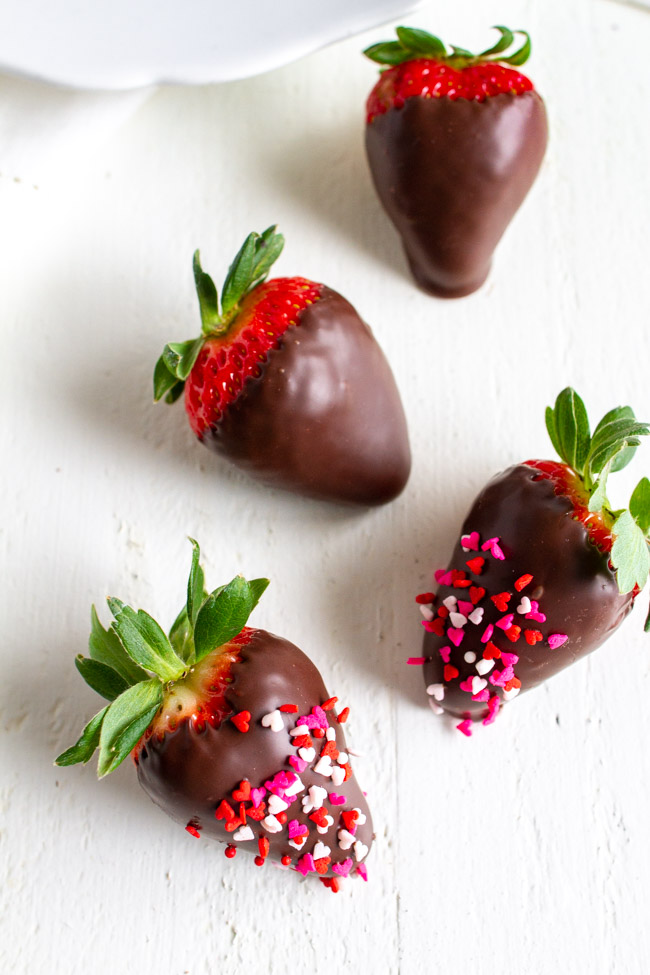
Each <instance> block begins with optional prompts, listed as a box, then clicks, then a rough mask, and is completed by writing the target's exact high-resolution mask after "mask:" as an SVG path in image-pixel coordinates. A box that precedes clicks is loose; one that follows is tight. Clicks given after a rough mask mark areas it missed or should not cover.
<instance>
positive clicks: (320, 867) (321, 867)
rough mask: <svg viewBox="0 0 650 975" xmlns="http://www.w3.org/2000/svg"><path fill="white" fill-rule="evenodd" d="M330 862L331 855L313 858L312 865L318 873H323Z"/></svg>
mask: <svg viewBox="0 0 650 975" xmlns="http://www.w3.org/2000/svg"><path fill="white" fill-rule="evenodd" d="M331 862H332V858H331V857H321V858H320V860H314V866H315V867H316V870H317V872H318V873H321V874H325V873H327V868H328V867H329V865H330V863H331Z"/></svg>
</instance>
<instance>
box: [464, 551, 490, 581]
mask: <svg viewBox="0 0 650 975" xmlns="http://www.w3.org/2000/svg"><path fill="white" fill-rule="evenodd" d="M465 565H466V566H467V568H468V569H469V571H470V572H473V573H474V575H475V576H480V574H481V572H482V570H483V566H484V565H485V559H484V558H483V556H482V555H476V556H475V557H474V558H473V559H468V560H467V562H466V563H465Z"/></svg>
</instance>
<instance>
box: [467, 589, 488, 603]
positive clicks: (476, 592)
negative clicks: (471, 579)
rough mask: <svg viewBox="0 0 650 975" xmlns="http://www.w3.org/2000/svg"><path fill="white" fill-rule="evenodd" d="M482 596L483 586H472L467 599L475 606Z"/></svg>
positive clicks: (483, 593) (483, 592)
mask: <svg viewBox="0 0 650 975" xmlns="http://www.w3.org/2000/svg"><path fill="white" fill-rule="evenodd" d="M484 595H485V589H484V588H483V586H472V587H471V589H470V591H469V598H470V599H471V600H472V602H473V603H474V605H475V606H476V604H477V603H480V601H481V600H482V599H483V596H484Z"/></svg>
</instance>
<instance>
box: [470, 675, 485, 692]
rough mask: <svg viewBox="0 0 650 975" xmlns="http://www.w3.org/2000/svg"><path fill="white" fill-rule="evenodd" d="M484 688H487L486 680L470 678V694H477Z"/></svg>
mask: <svg viewBox="0 0 650 975" xmlns="http://www.w3.org/2000/svg"><path fill="white" fill-rule="evenodd" d="M484 687H487V681H486V680H484V679H483V678H482V677H472V694H478V693H479V691H482V690H483V688H484Z"/></svg>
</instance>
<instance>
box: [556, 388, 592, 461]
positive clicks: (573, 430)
mask: <svg viewBox="0 0 650 975" xmlns="http://www.w3.org/2000/svg"><path fill="white" fill-rule="evenodd" d="M550 409H551V408H550V407H549V408H547V411H546V426H547V429H548V431H549V435H550V437H551V442H552V443H553V446H554V447H555V449H556V450H557V452H558V453H559V455H560V457H561V458H562V460H563V461H564V462H565V463H567V464H568V465H569V467H571V468H573V470H574V471H576V472H577V473H578V474H582V472H583V470H584V465H585V461H586V460H587V455H588V453H589V446H590V442H591V441H590V436H589V419H588V417H587V410H586V409H585V404H584V403H583V402H582V400H581V399H580V397H579V396H578V394H577V393H576V391H575V390H574V389H571V387H570V386H567V388H566V389H563V390H562V392H561V393H560V394H559V396H558V397H557V399H556V400H555V408H554V409H553V410H552V422H551V421H550V419H549V410H550Z"/></svg>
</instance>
